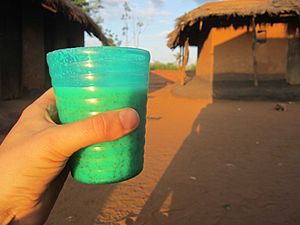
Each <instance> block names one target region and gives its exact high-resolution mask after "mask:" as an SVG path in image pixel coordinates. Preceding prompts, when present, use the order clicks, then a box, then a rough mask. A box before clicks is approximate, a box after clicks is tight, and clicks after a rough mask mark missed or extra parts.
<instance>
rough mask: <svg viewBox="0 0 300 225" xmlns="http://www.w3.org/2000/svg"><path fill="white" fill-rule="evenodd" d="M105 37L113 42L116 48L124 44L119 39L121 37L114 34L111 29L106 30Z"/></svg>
mask: <svg viewBox="0 0 300 225" xmlns="http://www.w3.org/2000/svg"><path fill="white" fill-rule="evenodd" d="M104 34H105V36H106V37H107V38H108V39H109V40H111V41H112V42H113V43H114V44H115V45H116V46H120V45H121V44H122V41H121V40H120V39H119V36H118V35H117V34H115V33H114V32H112V31H111V30H110V29H105V30H104Z"/></svg>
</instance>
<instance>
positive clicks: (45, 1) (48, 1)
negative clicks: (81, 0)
mask: <svg viewBox="0 0 300 225" xmlns="http://www.w3.org/2000/svg"><path fill="white" fill-rule="evenodd" d="M40 3H41V5H42V7H43V8H45V9H47V10H49V11H51V12H52V13H61V14H63V15H64V16H66V17H67V18H68V19H69V20H70V21H74V22H77V23H79V24H80V25H81V26H82V27H83V29H84V30H85V31H86V32H87V33H88V34H89V35H91V34H93V35H94V36H95V37H97V38H98V39H99V40H100V41H101V42H102V44H103V45H113V43H112V42H111V41H110V40H109V39H107V38H106V37H105V35H104V34H103V32H102V30H101V28H100V27H99V26H98V25H97V24H96V23H95V22H94V21H93V20H92V18H91V17H90V16H88V15H87V14H86V13H85V12H83V11H82V9H81V8H79V7H78V6H76V5H75V4H74V3H72V2H71V1H70V0H40Z"/></svg>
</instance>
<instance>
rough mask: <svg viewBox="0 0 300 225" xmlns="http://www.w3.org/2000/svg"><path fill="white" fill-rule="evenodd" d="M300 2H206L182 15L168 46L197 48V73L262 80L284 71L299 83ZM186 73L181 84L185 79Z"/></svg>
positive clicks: (203, 76)
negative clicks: (242, 76) (241, 76)
mask: <svg viewBox="0 0 300 225" xmlns="http://www.w3.org/2000/svg"><path fill="white" fill-rule="evenodd" d="M299 24H300V0H273V1H271V0H227V1H218V2H210V3H206V4H204V5H202V6H200V7H198V8H196V9H194V10H192V11H190V12H188V13H186V14H184V15H183V16H181V17H179V18H178V19H177V23H176V25H175V29H174V30H173V31H172V32H171V33H170V34H169V35H168V43H167V45H168V47H169V48H171V49H175V48H176V47H180V49H181V53H182V55H183V56H182V58H183V60H182V64H183V65H182V68H185V63H186V61H187V60H186V58H187V54H188V48H189V47H190V46H195V47H197V49H198V55H197V62H196V75H197V76H198V77H200V78H201V79H204V80H207V81H212V80H213V79H214V78H215V77H216V76H218V75H234V74H235V75H238V74H243V75H244V76H247V77H248V78H250V79H253V80H254V84H255V85H256V86H257V85H258V84H259V79H265V78H266V77H268V76H269V77H270V75H280V76H283V77H284V79H286V81H287V82H288V83H289V84H300V35H299ZM184 76H185V73H182V76H181V83H182V84H183V83H184Z"/></svg>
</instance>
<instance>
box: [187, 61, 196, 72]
mask: <svg viewBox="0 0 300 225" xmlns="http://www.w3.org/2000/svg"><path fill="white" fill-rule="evenodd" d="M187 70H189V71H195V70H196V64H194V63H193V64H191V65H189V66H188V67H187Z"/></svg>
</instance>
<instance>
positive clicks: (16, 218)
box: [0, 89, 139, 225]
mask: <svg viewBox="0 0 300 225" xmlns="http://www.w3.org/2000/svg"><path fill="white" fill-rule="evenodd" d="M58 122H59V121H58V116H57V110H56V106H55V97H54V93H53V89H49V90H48V91H47V92H46V93H45V94H43V95H42V96H41V97H40V98H39V99H37V100H36V101H35V102H33V103H32V104H31V105H30V106H28V107H27V108H26V109H25V110H24V111H23V113H22V115H21V117H20V118H19V120H18V122H17V123H16V125H15V126H14V127H13V128H12V130H11V131H10V133H9V134H8V135H7V136H6V138H5V139H4V141H3V142H2V144H1V146H0V187H1V188H0V225H7V224H9V225H16V224H18V225H41V224H43V223H44V222H45V221H46V220H47V218H48V216H49V214H50V211H51V209H52V207H53V205H54V203H55V201H56V199H57V197H58V195H59V192H60V190H61V189H62V187H63V184H64V182H65V179H66V178H67V175H68V173H69V168H68V164H67V160H68V158H69V157H70V156H71V155H72V154H73V153H74V152H76V151H77V150H78V149H80V148H83V147H85V146H88V145H91V144H95V143H97V142H104V141H111V140H115V139H118V138H120V137H122V136H124V135H126V134H128V133H130V132H131V131H133V130H134V129H135V128H136V127H137V126H138V124H139V116H138V114H137V112H136V111H134V110H133V109H130V108H126V109H120V110H116V111H110V112H105V113H101V114H99V115H96V116H93V117H90V118H87V119H84V120H81V121H77V122H75V123H70V124H65V125H61V124H59V123H58Z"/></svg>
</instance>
